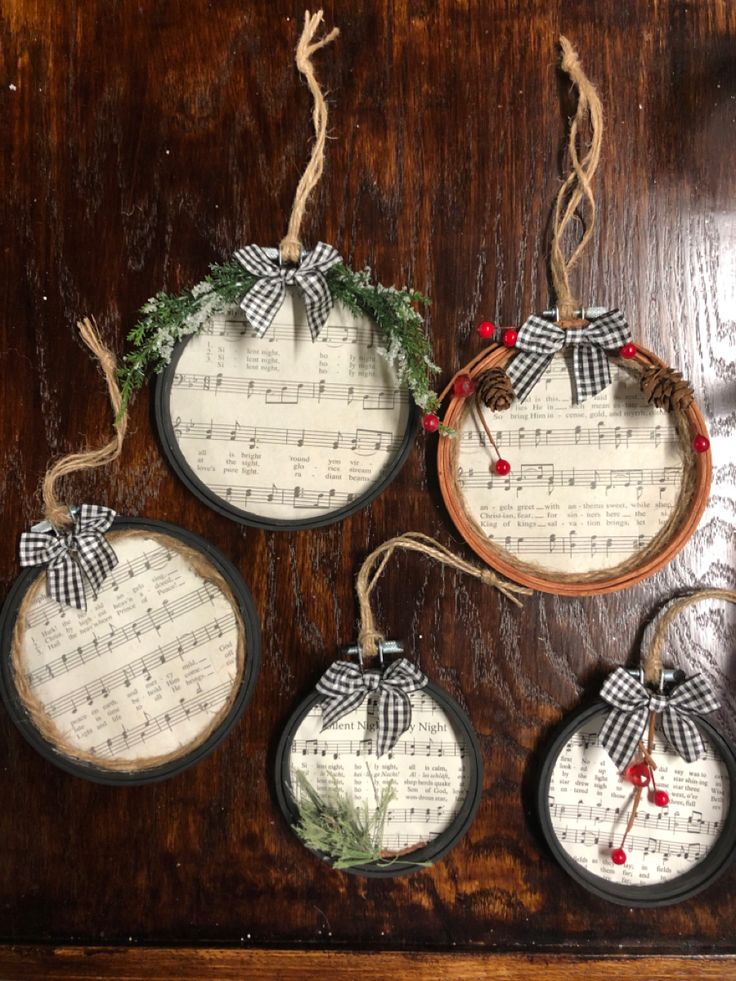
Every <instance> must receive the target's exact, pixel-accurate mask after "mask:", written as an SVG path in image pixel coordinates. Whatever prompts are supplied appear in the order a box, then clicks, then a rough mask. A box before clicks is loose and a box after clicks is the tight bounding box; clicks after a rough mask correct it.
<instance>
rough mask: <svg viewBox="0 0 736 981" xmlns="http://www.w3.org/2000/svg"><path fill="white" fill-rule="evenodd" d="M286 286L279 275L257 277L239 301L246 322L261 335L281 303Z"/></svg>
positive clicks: (269, 324) (270, 322) (271, 321)
mask: <svg viewBox="0 0 736 981" xmlns="http://www.w3.org/2000/svg"><path fill="white" fill-rule="evenodd" d="M285 293H286V287H285V286H284V283H283V281H282V279H281V278H280V277H279V276H269V277H268V278H266V279H259V280H258V281H257V282H256V283H255V284H254V285H253V286H252V287H251V288H250V289H249V290H248V292H247V293H246V294H245V296H244V297H243V299H242V300H241V301H240V306H241V307H242V308H243V310H244V311H245V316H246V317H247V319H248V323H249V324H250V325H251V327H253V329H254V330H255V332H256V335H257V336H258V337H263V335H264V334H265V333H266V331H267V330H268V328H269V327H270V326H271V324H272V323H273V318H274V317H275V316H276V314H277V313H278V311H279V307H280V306H281V304H282V303H283V300H284V295H285Z"/></svg>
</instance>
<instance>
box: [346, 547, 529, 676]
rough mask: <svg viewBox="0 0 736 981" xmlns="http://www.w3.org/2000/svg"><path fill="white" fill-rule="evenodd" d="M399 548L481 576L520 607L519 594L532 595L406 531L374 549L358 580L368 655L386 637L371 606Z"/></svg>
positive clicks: (372, 654)
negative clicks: (380, 581)
mask: <svg viewBox="0 0 736 981" xmlns="http://www.w3.org/2000/svg"><path fill="white" fill-rule="evenodd" d="M397 548H399V549H404V550H405V551H408V552H419V554H420V555H426V556H427V558H429V559H434V561H435V562H439V563H440V564H441V565H446V566H450V568H452V569H457V570H458V571H459V572H464V573H466V574H467V575H469V576H473V578H475V579H480V581H481V582H482V583H485V584H486V585H488V586H495V587H496V589H498V590H499V591H500V592H501V593H503V595H504V596H505V597H506V598H507V599H509V600H511V602H512V603H515V604H516V605H517V606H521V601H520V600H519V599H518V595H524V596H529V595H530V594H531V592H532V591H531V589H528V588H527V587H526V586H518V585H516V583H511V582H508V581H507V580H506V579H503V578H502V577H501V576H497V575H496V573H495V572H492V571H491V570H490V569H479V568H478V567H477V566H475V565H472V564H471V563H470V562H466V561H465V559H461V558H460V556H458V555H455V554H454V553H452V552H451V551H450V550H449V549H447V548H445V546H444V545H440V543H439V542H437V541H435V540H434V539H433V538H430V537H429V536H428V535H423V534H421V533H420V532H417V531H408V532H405V533H404V534H403V535H398V536H397V537H396V538H390V539H389V540H388V541H387V542H384V543H383V544H382V545H379V546H378V548H376V549H374V550H373V551H372V552H371V554H370V555H369V556H368V558H367V559H366V560H365V561H364V562H363V565H362V566H361V567H360V571H359V573H358V576H357V579H356V584H355V590H356V593H357V595H358V604H359V607H360V631H359V633H358V646H359V647H360V650H361V652H362V654H363V655H364V656H365V657H369V658H370V657H375V656H376V655H377V654H378V645H379V644H380V643H382V642H383V641H384V639H385V638H384V635H383V634H382V633H381V631H380V630H378V629H377V628H376V622H375V618H374V616H373V610H372V608H371V594H372V592H373V590H374V589H375V586H376V583H377V582H378V580H379V579H380V577H381V573H382V572H383V570H384V569H385V567H386V563H387V562H388V561H389V559H390V558H391V556H392V555H393V554H394V552H395V550H396V549H397Z"/></svg>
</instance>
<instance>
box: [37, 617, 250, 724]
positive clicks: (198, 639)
mask: <svg viewBox="0 0 736 981" xmlns="http://www.w3.org/2000/svg"><path fill="white" fill-rule="evenodd" d="M235 626H236V621H235V615H234V614H233V613H228V614H226V615H225V616H224V617H222V618H220V619H217V618H215V619H214V620H210V621H209V623H205V624H202V626H201V627H198V628H197V629H196V630H192V631H190V632H189V633H186V634H182V635H181V636H179V637H176V638H175V639H174V640H172V641H170V642H169V643H168V644H163V645H162V646H159V647H157V648H156V649H155V650H154V651H151V652H150V653H149V654H144V655H143V657H140V658H136V659H135V660H134V661H131V662H130V663H129V664H126V665H124V666H123V667H121V668H118V669H117V670H115V671H110V672H108V674H105V675H102V676H101V677H100V678H95V680H94V681H91V682H89V684H86V685H80V686H79V687H78V688H76V689H74V690H73V691H70V692H66V693H65V694H64V695H60V696H59V697H58V698H56V699H54V701H52V702H48V703H47V704H46V706H45V708H46V713H47V715H48V716H49V717H50V718H52V719H55V718H56V717H57V716H59V715H66V714H67V713H71V714H72V715H76V714H77V712H78V711H79V706H80V705H83V704H87V705H93V704H94V702H95V701H96V700H97V699H98V698H100V697H102V698H108V696H109V695H110V692H112V691H115V689H117V688H120V687H122V686H125V688H130V686H131V682H133V681H134V680H135V679H136V678H139V677H141V676H142V677H143V679H144V680H145V681H151V679H152V675H151V672H152V671H154V670H156V669H157V668H160V667H163V666H165V665H166V664H169V663H170V662H171V661H172V660H173V659H174V658H177V657H178V658H180V659H183V657H184V655H185V654H188V653H190V652H191V651H194V650H197V649H198V648H199V647H202V646H203V645H204V644H206V643H208V642H209V641H211V640H215V639H218V640H219V639H220V638H222V637H224V636H225V635H226V634H227V633H230V632H232V631H233V630H234V629H235Z"/></svg>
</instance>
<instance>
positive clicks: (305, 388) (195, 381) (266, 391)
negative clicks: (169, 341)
mask: <svg viewBox="0 0 736 981" xmlns="http://www.w3.org/2000/svg"><path fill="white" fill-rule="evenodd" d="M172 387H173V388H184V389H191V390H196V391H203V392H213V393H214V394H215V395H218V394H219V393H220V392H222V393H223V394H236V395H245V397H246V399H250V398H253V396H254V395H262V396H263V397H264V402H265V403H266V405H298V404H299V403H300V402H301V401H303V400H305V399H315V400H316V401H317V402H321V401H322V400H323V399H325V400H326V401H334V402H344V403H345V404H346V405H352V403H353V402H358V401H362V408H363V409H364V410H366V411H370V410H373V409H384V410H393V409H396V408H397V406H402V405H408V404H409V402H410V397H409V392H408V390H407V389H405V388H398V389H390V388H384V387H382V386H380V385H361V384H355V385H343V384H339V383H336V382H327V381H325V380H324V378H323V379H322V380H321V381H318V382H300V381H286V380H284V381H278V382H277V381H268V380H265V379H262V378H239V377H235V376H230V375H223V374H222V372H218V374H216V375H205V374H196V373H184V374H179V373H177V374H175V375H174V378H173V381H172Z"/></svg>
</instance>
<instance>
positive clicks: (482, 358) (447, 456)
mask: <svg viewBox="0 0 736 981" xmlns="http://www.w3.org/2000/svg"><path fill="white" fill-rule="evenodd" d="M513 353H514V352H513V349H511V348H507V347H505V346H503V345H501V344H493V345H491V347H490V348H488V349H487V350H486V351H485V352H482V353H481V354H480V355H476V357H475V358H473V359H472V360H471V361H470V362H469V364H468V365H467V366H466V367H465V368H463V369H461V371H460V372H458V373H457V374H469V375H470V376H471V377H472V378H477V376H478V375H480V374H481V373H482V372H483V371H486V370H487V369H488V368H495V367H503V366H505V365H506V363H507V362H508V361H509V360H510V359H511V357H512V355H513ZM634 360H635V361H636V362H637V363H638V364H640V365H641V366H642V367H649V366H656V367H664V368H666V367H667V365H666V364H665V363H664V362H663V361H661V360H660V359H659V358H658V357H657V356H656V355H655V354H652V352H651V351H647V350H646V349H644V348H641V347H639V346H638V345H637V354H636V358H635V359H634ZM464 409H465V399H462V398H453V399H452V400H451V401H450V403H449V405H448V407H447V411H446V412H445V414H444V417H443V422H444V423H445V425H447V426H450V427H452V428H456V427H457V426H458V423H459V421H460V417H461V415H462V413H463V411H464ZM683 415H684V417H685V418H686V419H687V421H688V424H689V427H690V434H689V435H690V436H691V437H692V436H695V435H696V434H698V433H702V434H703V435H704V436H707V435H708V433H707V429H706V425H705V420H704V419H703V416H702V413H701V412H700V409H699V408H698V406H697V405H696V404H695V402H694V401H693V402H692V403H691V404H690V406H689V407H688V408H687V409H686V410H685V411H684V413H683ZM452 444H453V441H452V440H450V439H446V438H440V440H439V448H438V451H437V469H438V472H439V483H440V490H441V492H442V498H443V500H444V502H445V506H446V507H447V510H448V511H449V513H450V517H451V518H452V521H453V523H454V525H455V527H456V528H457V529H458V531H459V532H460V534H461V535H462V537H463V538H464V539H465V541H466V542H467V544H468V545H469V546H470V547H471V548H472V549H473V551H474V552H475V553H476V555H478V556H479V558H481V559H482V560H483V561H484V562H486V563H487V564H488V565H489V566H491V568H493V569H495V570H496V571H497V572H500V573H501V574H502V575H504V576H507V577H508V578H509V579H512V580H513V581H514V582H518V583H522V584H523V585H524V586H530V587H531V588H532V589H538V590H541V591H542V592H545V593H556V594H558V595H561V596H596V595H599V594H602V593H613V592H616V591H617V590H620V589H627V588H628V587H629V586H633V585H635V584H636V583H638V582H641V581H642V580H643V579H647V578H648V577H649V576H651V575H653V574H654V573H655V572H657V571H658V570H659V569H661V568H662V567H663V566H665V565H667V563H668V562H670V561H671V560H672V559H673V558H674V557H675V556H676V555H677V553H678V552H679V551H681V549H682V548H684V546H685V545H686V544H687V542H688V541H689V540H690V538H691V537H692V536H693V534H694V533H695V530H696V528H697V527H698V524H699V522H700V519H701V517H702V515H703V511H704V510H705V506H706V504H707V502H708V493H709V491H710V483H711V477H712V462H711V454H710V451H708V452H706V453H695V451H694V450H691V452H692V453H693V455H694V458H695V466H694V478H695V480H694V486H693V488H692V493H691V507H690V508H689V510H688V512H687V515H686V517H685V519H684V520H683V521H682V522H681V523H680V525H679V526H678V527H677V528H675V529H674V531H673V534H672V536H671V537H670V538H669V539H668V540H667V541H665V542H663V543H662V549H661V551H660V552H658V553H657V554H656V555H655V556H654V557H652V558H650V559H648V561H646V562H645V563H644V564H643V565H642V566H639V567H637V568H635V569H633V570H630V571H628V572H625V573H622V574H621V575H617V576H614V577H610V576H609V577H607V576H606V571H605V570H603V571H602V573H601V578H600V579H595V578H590V574H586V575H587V576H588V578H587V579H586V580H585V581H584V582H577V581H575V582H572V581H570V582H566V581H560V580H557V579H555V578H554V576H553V575H549V576H548V575H545V574H544V573H542V572H536V571H531V570H529V569H526V568H524V567H523V565H524V564H523V563H517V562H516V561H511V559H510V557H509V556H510V553H509V552H508V551H507V550H506V549H504V548H501V547H499V546H498V545H492V544H491V542H490V541H489V540H488V538H487V537H486V536H485V535H483V534H482V533H480V531H479V529H478V526H477V525H476V523H475V522H474V521H473V520H472V519H471V518H470V516H469V515H468V513H467V511H466V510H465V508H464V506H463V502H462V499H461V497H460V496H459V494H458V493H457V489H456V486H455V479H454V473H453V467H454V462H453V461H454V457H455V453H454V447H453V445H452Z"/></svg>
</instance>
